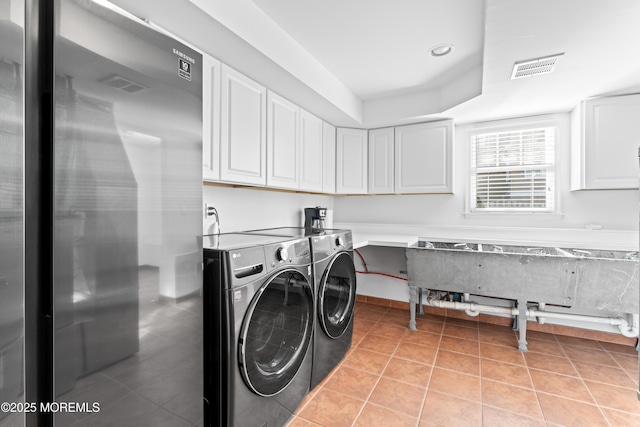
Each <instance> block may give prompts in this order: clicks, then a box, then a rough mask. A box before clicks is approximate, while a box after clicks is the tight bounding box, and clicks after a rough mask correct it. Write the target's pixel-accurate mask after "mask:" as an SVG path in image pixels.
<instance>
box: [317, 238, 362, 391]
mask: <svg viewBox="0 0 640 427" xmlns="http://www.w3.org/2000/svg"><path fill="white" fill-rule="evenodd" d="M325 233H326V234H323V235H316V236H312V237H311V250H312V253H313V266H314V267H313V268H314V284H315V288H316V320H317V321H316V325H315V334H314V342H313V372H312V374H311V389H313V388H314V387H315V386H317V385H318V384H319V383H320V382H321V381H322V380H323V379H324V378H325V377H326V376H327V375H328V374H329V372H331V370H332V369H333V368H334V367H336V365H338V363H340V361H341V360H342V358H343V357H344V356H345V354H347V351H349V348H350V347H351V338H352V336H353V310H354V305H355V302H356V269H355V267H354V264H353V237H352V236H351V231H348V230H325Z"/></svg>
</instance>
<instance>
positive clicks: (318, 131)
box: [300, 110, 323, 192]
mask: <svg viewBox="0 0 640 427" xmlns="http://www.w3.org/2000/svg"><path fill="white" fill-rule="evenodd" d="M322 157H323V156H322V120H320V119H319V118H317V117H316V116H314V115H312V114H310V113H308V112H306V111H304V110H300V189H301V190H305V191H317V192H321V191H322Z"/></svg>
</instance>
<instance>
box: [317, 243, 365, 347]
mask: <svg viewBox="0 0 640 427" xmlns="http://www.w3.org/2000/svg"><path fill="white" fill-rule="evenodd" d="M355 299H356V269H355V267H354V266H353V258H352V257H351V256H350V255H349V254H348V253H347V252H341V253H339V254H338V255H337V256H335V257H334V258H333V259H332V260H331V262H330V263H329V265H328V266H327V269H326V271H325V273H324V275H323V276H322V283H321V284H320V288H319V289H318V317H319V318H320V325H321V326H322V329H323V331H324V333H325V334H327V335H328V336H329V337H330V338H339V337H340V336H341V335H342V334H344V332H345V331H346V330H347V328H348V326H349V323H350V322H351V318H352V317H353V306H354V304H355Z"/></svg>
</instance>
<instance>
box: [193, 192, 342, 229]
mask: <svg viewBox="0 0 640 427" xmlns="http://www.w3.org/2000/svg"><path fill="white" fill-rule="evenodd" d="M202 193H203V194H202V195H203V198H202V200H203V202H204V203H211V204H212V205H213V206H214V207H215V208H216V209H217V211H218V214H219V215H220V232H222V233H228V232H231V231H243V230H251V229H256V228H269V227H300V226H303V225H304V217H303V214H302V212H303V209H304V208H308V207H314V206H322V207H326V208H327V209H333V197H332V196H325V195H320V194H306V193H293V192H282V191H268V190H264V189H254V188H244V187H237V188H235V187H223V186H214V185H205V186H204V187H203V190H202ZM203 218H204V211H203ZM212 224H213V220H211V219H204V226H203V227H204V228H203V233H204V234H210V233H211V226H212Z"/></svg>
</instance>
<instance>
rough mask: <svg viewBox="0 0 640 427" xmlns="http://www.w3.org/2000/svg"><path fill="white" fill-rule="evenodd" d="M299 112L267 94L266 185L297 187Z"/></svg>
mask: <svg viewBox="0 0 640 427" xmlns="http://www.w3.org/2000/svg"><path fill="white" fill-rule="evenodd" d="M299 116H300V109H299V108H298V106H296V105H295V104H293V103H291V102H289V101H287V100H286V99H284V98H282V97H281V96H279V95H277V94H275V93H273V92H271V91H269V92H268V95H267V185H268V186H269V187H279V188H289V189H297V188H298V183H299V180H298V153H299V149H298V147H299V143H298V141H299V130H298V120H299Z"/></svg>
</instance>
